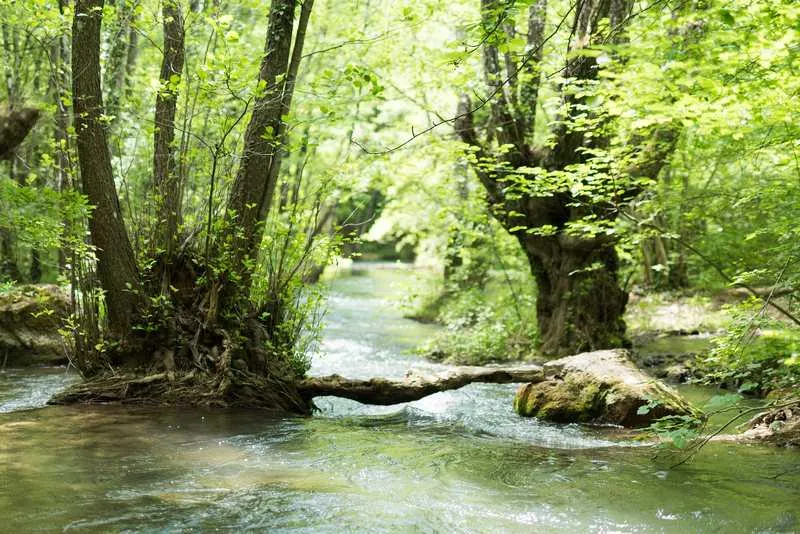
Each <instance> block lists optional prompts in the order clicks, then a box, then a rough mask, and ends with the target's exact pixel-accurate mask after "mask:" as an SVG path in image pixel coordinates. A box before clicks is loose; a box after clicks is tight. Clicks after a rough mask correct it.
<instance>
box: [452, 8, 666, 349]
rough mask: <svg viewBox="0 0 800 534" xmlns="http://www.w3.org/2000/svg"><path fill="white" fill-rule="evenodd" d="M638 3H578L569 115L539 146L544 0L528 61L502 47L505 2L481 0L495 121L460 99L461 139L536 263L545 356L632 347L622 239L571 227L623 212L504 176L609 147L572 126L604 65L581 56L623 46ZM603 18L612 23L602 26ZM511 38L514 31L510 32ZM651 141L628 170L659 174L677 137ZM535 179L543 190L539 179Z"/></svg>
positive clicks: (571, 161)
mask: <svg viewBox="0 0 800 534" xmlns="http://www.w3.org/2000/svg"><path fill="white" fill-rule="evenodd" d="M631 5H632V2H630V0H585V1H581V2H578V3H577V4H576V5H575V7H574V17H573V22H572V32H571V38H570V40H569V43H568V49H567V53H566V57H567V60H566V65H565V67H564V73H563V76H564V79H565V80H567V81H565V82H564V84H563V86H562V91H561V93H562V95H561V101H562V110H563V112H562V113H563V117H562V120H560V121H559V122H557V123H556V126H554V127H553V128H552V131H551V136H552V142H551V143H548V144H547V145H546V146H534V145H533V144H532V140H533V138H534V131H535V125H536V120H537V105H538V100H539V89H540V82H541V73H540V68H541V63H542V49H543V47H544V45H545V42H546V40H547V37H546V36H545V22H546V12H547V2H546V0H537V1H536V2H533V3H532V4H531V5H530V8H529V17H528V34H527V43H528V44H527V52H526V54H525V59H524V62H523V63H522V64H521V65H516V64H514V60H513V58H511V57H509V56H508V55H503V54H501V53H500V51H499V45H500V44H502V38H499V37H498V31H499V30H498V29H499V28H504V27H507V26H508V25H509V24H510V22H509V20H510V17H509V14H508V12H507V7H508V6H507V5H506V4H504V3H502V2H499V1H498V0H482V2H481V8H482V24H483V29H484V32H485V33H486V37H485V39H484V40H483V45H482V49H483V67H484V68H483V70H484V74H485V78H486V85H487V88H488V89H489V93H490V95H492V97H491V103H490V106H489V107H490V110H489V113H488V118H487V119H486V120H485V121H483V122H482V123H481V124H478V125H476V124H475V120H476V119H475V117H474V115H475V114H474V108H473V105H472V102H471V100H470V98H469V97H467V96H464V97H462V99H461V101H460V103H459V107H458V112H457V114H456V116H457V119H456V121H455V128H456V131H457V132H458V134H459V135H460V137H461V140H462V141H464V142H465V143H467V144H468V145H470V147H471V152H470V153H471V156H470V160H471V162H472V167H473V169H474V171H475V173H476V174H477V176H478V178H479V179H480V181H481V183H482V184H483V186H484V188H485V190H486V196H487V200H488V202H489V204H490V206H491V209H492V211H493V214H494V215H495V217H496V218H497V219H498V221H499V222H500V223H501V224H502V225H503V226H504V227H505V228H506V230H508V231H509V232H510V233H512V234H513V235H514V236H515V237H516V238H517V240H518V241H519V243H520V245H521V246H522V248H523V250H524V251H525V254H526V256H527V258H528V260H529V263H530V268H531V272H532V273H533V275H534V277H535V280H536V283H537V288H538V295H539V296H538V303H537V312H538V325H539V332H540V335H541V342H542V345H541V350H542V351H543V352H544V353H546V354H553V355H559V354H568V353H576V352H580V351H585V350H596V349H602V348H611V347H619V346H621V345H623V344H624V343H625V324H624V321H623V319H622V315H623V313H624V311H625V305H626V302H627V297H626V295H625V293H624V291H623V290H622V289H621V288H620V284H619V280H618V263H619V262H618V258H617V253H616V251H615V249H614V245H615V240H614V239H613V238H611V237H596V236H591V237H585V236H582V235H580V234H579V233H576V232H573V231H571V230H570V225H571V223H575V222H578V221H581V220H582V219H583V218H584V217H587V216H592V217H593V219H594V221H596V222H600V223H605V224H610V223H611V222H612V221H613V220H614V219H615V218H616V216H617V214H618V208H617V206H614V205H611V204H610V203H603V204H602V205H599V204H597V203H596V202H595V201H593V200H592V199H591V198H589V197H588V196H581V193H579V192H578V193H572V192H569V191H565V190H564V189H563V188H562V189H559V190H558V191H551V192H548V193H541V194H539V193H532V192H530V191H536V190H538V189H541V188H539V187H530V188H527V189H525V188H522V189H521V190H520V188H515V186H514V182H513V180H509V179H508V178H507V177H508V176H509V175H514V174H515V173H516V172H518V171H517V169H521V168H527V169H530V168H540V169H543V170H544V171H545V172H548V173H553V172H557V173H560V172H569V170H570V168H571V166H573V165H576V164H583V163H586V162H587V161H589V159H590V156H589V155H588V153H589V152H590V150H591V149H592V148H602V147H604V146H606V145H607V142H608V139H607V137H606V136H604V135H603V134H601V133H600V132H592V134H593V135H587V134H586V132H585V131H584V130H583V129H581V128H572V127H571V126H570V123H572V122H573V121H574V120H575V119H576V117H578V116H579V115H581V114H585V113H586V105H585V104H586V102H585V97H583V96H580V94H581V92H580V91H578V90H576V88H581V87H584V86H587V85H589V84H590V83H593V82H594V80H596V78H597V71H598V68H599V67H598V64H597V63H596V61H595V56H596V54H583V53H582V52H583V51H584V50H586V49H589V48H591V47H594V46H597V45H599V44H600V43H604V42H609V41H615V40H619V39H620V37H619V36H620V35H621V34H620V30H621V28H622V27H623V26H624V23H625V21H626V20H627V17H628V16H629V15H630V11H631ZM603 20H608V21H609V24H607V25H604V24H602V23H601V21H603ZM604 28H605V29H604ZM608 28H610V30H609V29H608ZM504 33H505V35H508V34H509V30H508V29H506V30H505V31H504ZM660 140H661V138H659V141H660ZM651 145H652V143H649V144H648V145H647V147H646V148H643V149H641V150H640V151H639V153H640V156H641V157H640V158H638V159H639V160H640V164H639V165H638V166H637V167H636V168H635V169H629V170H628V173H627V174H630V175H633V176H637V177H641V176H649V177H655V176H656V175H657V174H658V172H659V170H660V169H661V166H662V165H663V163H664V161H665V160H666V157H667V156H668V154H670V153H671V152H672V149H673V147H674V136H666V139H665V142H659V143H658V144H657V145H656V146H655V147H652V146H651ZM608 174H609V176H611V175H612V173H608ZM608 179H613V177H610V178H608ZM531 180H532V181H534V185H536V184H535V180H536V177H533V178H531ZM543 187H544V188H545V189H546V186H544V185H543ZM634 193H635V192H634V191H630V192H625V193H623V194H622V195H621V198H622V199H627V198H630V197H632V195H633V194H634Z"/></svg>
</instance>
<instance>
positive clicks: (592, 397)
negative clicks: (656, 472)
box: [514, 349, 699, 428]
mask: <svg viewBox="0 0 800 534" xmlns="http://www.w3.org/2000/svg"><path fill="white" fill-rule="evenodd" d="M544 378H545V380H544V381H542V382H538V383H530V384H525V385H523V386H521V387H520V388H519V390H518V391H517V395H516V397H515V399H514V409H515V410H516V412H517V413H518V414H520V415H522V416H526V417H538V418H540V419H544V420H547V421H554V422H559V423H592V424H611V425H620V426H624V427H632V428H635V427H643V426H647V425H649V424H650V423H651V422H652V421H653V420H654V419H658V418H659V417H664V416H667V415H698V414H699V412H697V411H696V410H695V409H694V408H693V407H692V406H691V405H690V404H689V403H688V402H687V401H685V400H684V399H683V398H681V397H680V395H678V393H677V392H676V391H675V390H673V389H672V388H670V387H669V386H667V385H665V384H664V383H662V382H661V381H659V380H656V379H654V378H651V377H650V376H648V375H646V374H645V373H643V372H642V371H640V370H639V369H637V368H636V366H635V365H634V364H633V362H632V361H631V358H630V354H629V353H628V351H626V350H622V349H615V350H601V351H595V352H584V353H582V354H577V355H575V356H568V357H566V358H561V359H559V360H553V361H550V362H547V363H545V364H544ZM640 408H641V409H640Z"/></svg>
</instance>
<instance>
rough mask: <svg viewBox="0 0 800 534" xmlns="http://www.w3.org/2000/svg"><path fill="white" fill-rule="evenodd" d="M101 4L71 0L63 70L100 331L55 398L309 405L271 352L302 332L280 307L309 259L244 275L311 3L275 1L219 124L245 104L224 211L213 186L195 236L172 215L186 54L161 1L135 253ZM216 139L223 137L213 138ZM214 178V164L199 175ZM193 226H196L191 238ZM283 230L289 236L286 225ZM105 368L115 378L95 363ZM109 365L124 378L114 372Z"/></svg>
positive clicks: (170, 7)
mask: <svg viewBox="0 0 800 534" xmlns="http://www.w3.org/2000/svg"><path fill="white" fill-rule="evenodd" d="M103 4H104V2H103V0H78V1H77V2H76V3H75V8H74V20H73V35H72V51H73V55H72V75H73V102H74V117H75V130H76V138H77V139H76V146H77V153H78V160H79V165H80V171H81V172H80V174H81V183H82V187H83V191H84V193H85V194H86V196H87V198H88V201H89V203H90V204H91V205H92V206H94V211H93V213H92V216H91V219H90V224H89V228H90V233H91V242H92V245H93V246H94V248H95V250H96V252H95V254H96V272H97V278H98V282H99V286H100V287H101V288H102V290H103V295H104V298H103V302H104V307H103V308H102V310H103V313H104V315H105V320H106V324H107V330H108V331H107V334H106V336H105V339H104V340H98V345H100V346H101V347H102V353H101V354H98V353H94V352H85V353H78V354H76V355H75V357H74V361H75V363H76V364H77V366H78V367H79V369H81V370H82V371H83V372H84V374H86V375H88V376H89V378H90V380H89V381H88V382H87V383H85V384H83V385H82V386H80V387H79V388H77V389H76V390H74V391H72V392H68V393H67V394H66V395H65V396H64V397H62V399H61V400H62V401H64V400H89V401H91V400H94V399H98V398H100V399H113V398H126V399H128V400H130V399H132V398H133V399H150V400H160V401H165V402H177V403H219V404H240V405H259V406H264V407H271V408H279V409H283V410H291V411H298V412H306V411H308V406H307V404H306V403H305V402H304V401H303V399H302V398H301V397H300V396H299V395H298V393H297V391H296V389H295V388H294V387H293V385H292V383H293V381H294V379H295V378H296V377H297V375H298V374H302V373H303V372H304V371H305V369H304V368H303V366H302V365H299V366H298V365H296V364H294V363H293V361H292V360H291V357H290V356H291V354H290V355H289V356H287V354H286V353H287V352H291V351H288V350H283V351H279V350H277V349H276V348H275V347H276V345H278V343H277V342H276V339H277V338H278V337H280V336H283V337H282V338H281V339H282V340H284V339H289V340H292V341H297V340H298V339H299V337H301V334H299V333H298V332H300V331H302V329H303V327H302V324H300V325H299V326H298V321H299V323H302V320H303V318H302V317H300V318H298V317H297V315H296V314H295V315H292V314H288V315H287V313H286V307H290V306H297V305H299V301H300V300H302V298H301V297H300V296H298V291H297V288H296V286H294V285H292V284H291V283H290V282H291V280H293V279H294V278H293V277H295V276H296V277H299V276H302V266H303V262H304V261H306V260H307V255H302V254H300V255H298V256H296V257H295V258H294V259H293V261H295V263H291V264H289V263H287V265H286V266H285V271H286V272H288V273H290V276H287V275H286V274H285V273H284V272H283V271H282V275H283V276H284V279H283V280H282V281H281V282H280V283H276V284H272V285H270V288H272V291H271V292H270V291H267V292H264V291H261V290H260V288H261V287H262V285H263V284H262V281H261V280H258V282H259V284H254V283H253V282H254V281H255V280H254V278H253V275H254V273H255V272H256V271H258V272H259V274H260V275H263V274H264V271H262V270H259V265H260V264H261V262H262V261H264V256H265V255H266V256H269V255H270V253H269V251H267V252H266V253H262V252H260V250H261V244H262V240H263V238H264V229H265V225H266V224H267V222H268V217H269V216H270V208H271V206H272V204H273V193H274V190H275V183H276V181H277V177H278V174H279V172H280V167H281V158H282V156H283V152H284V150H285V141H286V130H287V128H286V120H287V117H288V114H289V112H290V110H291V100H292V95H293V91H294V81H295V79H296V77H297V71H298V68H299V64H300V60H301V57H302V50H303V40H304V37H305V31H306V27H307V25H308V20H309V17H310V13H311V9H312V6H313V0H305V1H304V2H302V5H300V6H298V4H299V2H296V1H295V0H274V1H273V2H272V5H271V9H270V13H269V22H268V30H267V40H266V49H265V54H264V57H263V61H262V64H261V69H260V73H259V76H258V86H257V89H256V91H255V93H254V96H253V98H252V106H250V102H244V101H243V102H240V103H241V104H242V108H243V109H241V110H240V111H239V115H238V120H236V121H235V122H233V125H232V126H230V129H229V130H228V131H229V132H230V130H231V129H233V128H234V127H236V125H237V124H238V123H239V121H240V120H243V119H244V118H245V117H246V115H247V111H248V110H250V109H252V112H251V113H250V118H249V124H248V126H247V131H246V134H245V138H244V146H243V152H242V154H241V158H240V161H241V163H240V168H239V171H238V173H237V174H236V177H235V179H234V180H233V183H232V184H231V189H230V191H231V193H230V195H229V198H228V201H227V203H226V205H225V210H224V213H223V214H220V215H218V214H217V213H215V211H214V210H213V209H212V207H213V205H212V203H213V198H214V197H213V195H214V189H213V187H214V184H213V183H212V184H211V189H210V191H211V193H210V195H209V206H208V212H207V219H205V220H203V221H202V230H199V229H198V230H196V231H193V232H187V231H186V230H185V229H184V228H183V224H182V219H183V209H182V208H183V198H184V191H185V180H184V178H186V177H185V176H182V175H181V172H180V168H179V161H178V154H177V147H178V143H177V142H176V131H177V129H178V127H177V126H176V115H177V113H178V103H179V98H180V91H181V87H182V84H181V80H182V76H183V74H184V64H185V61H186V50H185V44H184V37H185V33H184V32H185V28H184V9H185V6H183V5H182V3H181V2H180V1H179V0H165V1H164V2H162V4H161V8H162V20H163V35H164V44H163V49H162V51H163V57H162V63H161V71H160V76H159V81H160V88H159V90H158V93H157V96H156V103H155V117H154V121H153V123H154V138H153V170H152V185H151V187H152V198H154V200H155V202H154V204H155V205H154V207H153V209H152V211H151V213H154V214H155V219H154V220H153V222H152V232H151V237H150V239H149V240H148V241H147V243H148V245H149V246H148V249H147V250H145V251H140V252H139V261H137V255H136V254H135V253H134V247H133V246H132V240H131V239H130V237H129V233H128V228H127V227H126V224H125V219H124V217H123V213H122V208H121V205H120V200H119V197H118V193H117V189H116V185H115V181H114V174H113V170H112V169H113V168H112V161H111V156H110V150H109V144H108V139H107V129H108V123H109V121H110V117H108V116H107V115H105V112H104V108H103V100H102V89H101V83H100V71H101V68H100V43H101V22H102V17H103ZM298 12H299V15H298ZM226 135H227V134H226ZM224 142H225V139H224V137H223V139H222V140H219V141H218V143H217V146H218V147H222V146H224ZM214 153H215V156H216V154H218V153H219V149H217V150H216V151H215V152H214ZM215 161H216V159H215ZM215 178H216V174H215V172H212V174H211V177H210V179H211V180H212V181H213V180H214V179H215ZM217 185H218V184H217ZM203 230H204V231H205V232H206V233H207V235H205V236H203V235H202V234H200V232H202V231H203ZM289 233H290V234H291V232H289ZM270 237H272V238H277V237H278V236H270ZM282 237H283V238H285V239H287V240H293V239H296V236H295V235H294V234H291V235H288V236H282ZM273 241H274V240H273ZM142 256H143V258H142ZM271 274H272V273H271V272H269V271H267V273H266V275H267V276H269V275H271ZM287 278H288V279H291V280H290V281H287V280H286V279H287ZM264 295H266V297H265V296H264ZM292 299H294V300H292ZM309 313H310V312H309ZM101 315H102V314H101ZM307 316H308V313H307V314H306V316H304V317H307ZM88 317H90V318H93V317H94V316H93V315H91V314H90V315H88ZM286 317H290V318H291V319H292V321H294V322H293V324H292V325H291V327H289V328H287V327H286V326H285V325H284V324H282V322H281V321H282V320H283V319H284V318H286ZM286 331H290V332H292V334H293V337H292V336H287V335H286V334H285V332H286ZM100 341H102V342H100ZM283 345H285V343H283ZM283 345H281V348H284V349H285V347H284V346H283ZM83 346H85V344H84V345H83ZM98 357H101V358H102V361H99V362H98V361H97V359H98ZM109 368H110V369H111V370H112V376H109V375H108V374H107V373H105V372H104V371H105V370H107V369H109ZM120 371H122V373H120ZM119 374H121V375H125V376H124V378H119V376H113V375H119ZM143 375H144V376H143Z"/></svg>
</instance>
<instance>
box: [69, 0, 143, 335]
mask: <svg viewBox="0 0 800 534" xmlns="http://www.w3.org/2000/svg"><path fill="white" fill-rule="evenodd" d="M102 16H103V0H78V1H76V2H75V16H74V19H73V24H72V95H73V102H74V104H73V105H74V115H75V131H76V134H77V149H78V160H79V164H80V171H81V182H82V184H83V192H84V194H85V195H86V196H87V197H88V200H89V203H90V204H91V205H92V206H94V211H93V212H92V215H91V219H90V220H89V230H90V232H91V237H92V245H94V246H95V247H96V254H97V275H98V278H99V279H100V283H101V285H102V288H103V290H104V291H105V301H106V311H107V316H108V326H109V328H110V330H111V331H112V332H113V333H114V334H116V335H118V336H121V337H124V336H125V335H126V334H127V333H129V331H130V328H131V326H132V325H133V323H134V320H135V318H136V316H137V314H138V312H140V311H141V310H140V305H141V303H142V301H143V298H142V294H141V288H140V283H139V273H138V270H137V267H136V259H135V257H134V254H133V249H132V248H131V243H130V240H129V239H128V233H127V231H126V229H125V222H124V221H123V218H122V210H121V209H120V205H119V197H118V196H117V189H116V186H115V185H114V175H113V169H112V167H111V156H110V153H109V150H108V141H107V138H106V127H105V125H104V124H103V119H102V115H103V97H102V92H101V88H100V25H101V23H102Z"/></svg>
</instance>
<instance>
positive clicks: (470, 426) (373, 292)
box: [0, 265, 800, 533]
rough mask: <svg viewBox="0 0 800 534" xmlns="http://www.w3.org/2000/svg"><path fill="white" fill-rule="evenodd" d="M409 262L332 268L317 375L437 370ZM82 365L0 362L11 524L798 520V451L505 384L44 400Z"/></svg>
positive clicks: (513, 528)
mask: <svg viewBox="0 0 800 534" xmlns="http://www.w3.org/2000/svg"><path fill="white" fill-rule="evenodd" d="M418 276H419V275H418V273H415V272H413V271H410V270H407V269H389V268H386V266H385V265H383V266H380V265H379V266H373V267H371V268H369V269H366V270H362V271H359V272H357V274H355V275H353V274H348V273H342V275H341V276H339V277H338V278H336V279H335V280H334V281H333V282H332V283H331V288H330V290H331V299H330V311H329V313H328V315H327V318H326V322H327V326H326V329H325V335H324V339H323V342H322V344H321V347H320V352H319V354H317V355H315V358H314V362H313V368H312V373H313V374H329V373H332V372H338V373H340V374H342V375H346V376H353V377H367V376H374V375H382V376H402V375H404V374H405V372H406V371H407V370H408V369H409V368H410V367H418V368H420V367H421V368H428V369H438V368H442V367H443V366H441V365H438V364H431V363H426V362H423V361H421V360H419V359H418V358H417V357H416V356H413V355H412V354H411V353H409V352H408V351H409V349H411V348H413V347H414V346H415V345H416V344H418V343H419V342H421V341H424V340H425V339H426V338H427V337H428V336H431V335H433V334H434V333H435V331H436V330H435V327H433V326H430V325H420V324H417V323H414V322H412V321H408V320H406V319H403V317H402V310H401V309H400V306H399V304H398V302H399V299H400V298H401V297H402V296H403V295H406V294H408V293H409V292H413V291H414V290H415V288H422V287H424V285H423V284H422V282H420V281H418V279H417V277H418ZM71 380H74V377H73V376H72V375H70V374H66V373H65V372H64V370H63V369H59V370H25V371H22V370H6V371H5V372H4V373H2V374H0V412H4V413H0V531H3V532H59V531H67V532H72V531H75V532H101V531H102V532H105V531H143V532H162V531H180V532H183V531H213V530H217V529H219V530H222V531H240V530H245V529H251V530H255V531H270V532H446V533H450V532H492V533H498V532H676V533H677V532H796V531H799V530H800V523H798V517H797V513H798V503H800V454H798V453H797V452H792V451H785V450H778V449H772V448H767V447H759V446H741V445H731V444H713V445H710V446H708V447H707V448H706V449H705V450H704V451H703V452H702V453H701V455H700V456H699V457H698V458H697V459H696V460H695V461H693V462H692V463H689V464H688V465H683V466H681V467H679V468H676V469H669V465H670V464H671V462H670V461H669V459H666V458H665V459H660V460H659V459H657V460H653V454H654V451H653V450H652V449H650V448H648V447H642V446H631V445H632V444H631V443H630V442H622V443H620V442H618V441H617V440H615V439H613V438H612V437H611V436H609V435H608V433H607V432H603V431H600V430H596V429H587V428H581V427H579V426H557V425H549V424H543V423H539V422H537V421H535V420H532V419H520V418H518V417H516V416H515V415H514V413H513V411H512V410H511V400H512V397H513V391H514V386H505V385H472V386H469V387H466V388H463V389H462V390H459V391H453V392H445V393H439V394H436V395H433V396H431V397H428V398H426V399H423V400H421V401H418V402H414V403H410V404H407V405H399V406H392V407H369V406H364V405H361V404H358V403H356V402H352V401H348V400H343V399H333V398H323V399H318V402H317V404H318V406H319V407H320V410H321V411H320V413H319V414H317V415H316V416H315V417H313V418H273V417H268V416H266V415H264V414H263V413H259V412H253V411H219V410H216V411H209V410H200V409H168V410H164V409H158V410H154V409H149V408H129V407H112V406H92V407H87V406H80V407H41V406H42V405H43V403H44V401H45V399H46V398H47V397H48V396H49V395H50V394H52V393H53V392H54V391H57V390H58V389H60V388H61V387H64V385H66V383H68V382H69V381H71ZM695 394H697V393H696V392H695Z"/></svg>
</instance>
